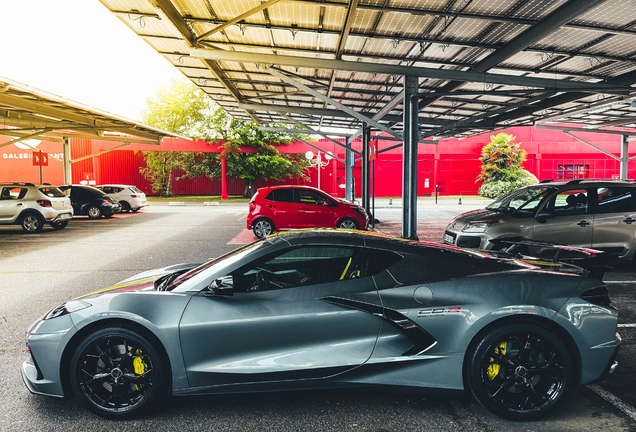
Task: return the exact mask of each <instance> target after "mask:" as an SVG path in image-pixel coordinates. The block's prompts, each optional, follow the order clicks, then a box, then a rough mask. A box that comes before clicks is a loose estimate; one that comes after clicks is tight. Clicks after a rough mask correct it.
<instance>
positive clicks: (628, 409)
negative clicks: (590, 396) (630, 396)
mask: <svg viewBox="0 0 636 432" xmlns="http://www.w3.org/2000/svg"><path fill="white" fill-rule="evenodd" d="M587 387H588V388H589V389H590V390H592V391H593V392H594V393H596V394H597V395H599V396H600V397H602V398H603V399H605V400H606V401H607V402H609V403H611V404H612V405H614V406H615V407H616V408H618V409H619V410H621V411H623V412H624V413H625V414H627V415H628V416H629V417H631V419H632V420H636V408H634V407H633V406H631V405H629V404H626V403H625V402H623V401H622V400H621V399H620V398H619V397H616V396H614V395H613V394H612V393H610V392H608V391H607V390H605V389H603V388H601V387H599V386H598V385H596V384H593V385H589V386H587Z"/></svg>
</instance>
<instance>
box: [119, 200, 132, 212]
mask: <svg viewBox="0 0 636 432" xmlns="http://www.w3.org/2000/svg"><path fill="white" fill-rule="evenodd" d="M119 204H121V212H122V213H127V212H129V211H130V204H128V203H127V202H126V201H119Z"/></svg>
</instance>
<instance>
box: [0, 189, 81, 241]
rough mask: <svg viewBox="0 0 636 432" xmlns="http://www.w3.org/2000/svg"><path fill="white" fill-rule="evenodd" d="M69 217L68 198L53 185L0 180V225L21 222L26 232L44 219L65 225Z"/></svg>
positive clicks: (35, 229) (33, 230)
mask: <svg viewBox="0 0 636 432" xmlns="http://www.w3.org/2000/svg"><path fill="white" fill-rule="evenodd" d="M72 217H73V207H71V200H70V199H69V198H68V197H67V196H66V195H64V193H63V192H62V191H61V190H59V189H58V188H56V187H55V186H51V185H34V184H32V183H6V184H2V183H0V225H22V229H23V230H24V231H26V232H27V233H38V232H40V231H42V228H43V227H44V224H45V223H48V224H50V225H51V226H52V227H53V228H55V229H58V230H59V229H62V228H65V227H66V225H68V222H69V221H70V220H71V218H72Z"/></svg>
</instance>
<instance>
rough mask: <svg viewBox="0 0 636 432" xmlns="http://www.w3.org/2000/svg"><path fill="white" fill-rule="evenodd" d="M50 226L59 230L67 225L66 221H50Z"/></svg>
mask: <svg viewBox="0 0 636 432" xmlns="http://www.w3.org/2000/svg"><path fill="white" fill-rule="evenodd" d="M51 226H52V227H53V228H55V229H56V230H61V229H64V228H66V227H67V226H68V221H67V220H66V221H60V222H51Z"/></svg>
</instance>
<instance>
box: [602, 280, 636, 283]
mask: <svg viewBox="0 0 636 432" xmlns="http://www.w3.org/2000/svg"><path fill="white" fill-rule="evenodd" d="M604 282H605V283H606V284H609V283H636V280H627V281H604Z"/></svg>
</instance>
